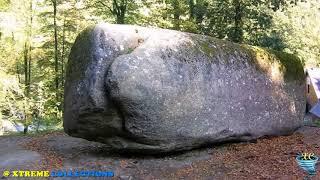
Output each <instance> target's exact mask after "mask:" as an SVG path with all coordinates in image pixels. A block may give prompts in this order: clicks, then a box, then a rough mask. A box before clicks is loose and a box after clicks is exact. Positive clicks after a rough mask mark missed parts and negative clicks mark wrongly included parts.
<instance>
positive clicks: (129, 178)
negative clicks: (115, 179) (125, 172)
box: [119, 176, 133, 180]
mask: <svg viewBox="0 0 320 180" xmlns="http://www.w3.org/2000/svg"><path fill="white" fill-rule="evenodd" d="M132 179H133V178H132V176H120V177H119V180H132Z"/></svg>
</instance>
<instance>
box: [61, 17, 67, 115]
mask: <svg viewBox="0 0 320 180" xmlns="http://www.w3.org/2000/svg"><path fill="white" fill-rule="evenodd" d="M65 40H66V17H64V19H63V31H62V54H61V78H60V81H61V87H64V58H65V51H66V50H65V43H66V42H65ZM60 98H61V99H63V94H62V93H61V97H60ZM61 109H62V108H61Z"/></svg>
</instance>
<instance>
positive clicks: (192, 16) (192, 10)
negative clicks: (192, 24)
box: [189, 0, 194, 19]
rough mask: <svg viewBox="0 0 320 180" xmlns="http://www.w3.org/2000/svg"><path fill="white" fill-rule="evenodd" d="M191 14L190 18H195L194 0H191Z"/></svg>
mask: <svg viewBox="0 0 320 180" xmlns="http://www.w3.org/2000/svg"><path fill="white" fill-rule="evenodd" d="M189 14H190V19H193V18H194V0H189Z"/></svg>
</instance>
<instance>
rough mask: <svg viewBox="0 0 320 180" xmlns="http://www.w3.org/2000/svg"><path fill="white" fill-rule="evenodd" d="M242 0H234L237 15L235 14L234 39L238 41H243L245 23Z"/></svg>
mask: <svg viewBox="0 0 320 180" xmlns="http://www.w3.org/2000/svg"><path fill="white" fill-rule="evenodd" d="M241 3H242V2H241V0H233V5H234V9H235V16H234V30H233V35H232V36H233V37H232V40H233V41H234V42H237V43H241V42H242V40H243V29H242V28H243V27H242V26H243V23H242V15H243V12H242V6H241Z"/></svg>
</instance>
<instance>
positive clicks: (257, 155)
mask: <svg viewBox="0 0 320 180" xmlns="http://www.w3.org/2000/svg"><path fill="white" fill-rule="evenodd" d="M319 135H320V128H316V127H303V128H301V129H300V130H298V131H297V132H296V133H295V134H293V135H291V136H282V137H273V138H264V139H259V140H258V141H257V142H255V143H234V144H224V145H220V146H216V147H208V148H203V149H199V150H193V151H189V152H185V153H179V154H174V155H167V156H163V157H160V156H159V157H153V156H140V157H139V156H131V157H130V156H125V155H119V154H116V153H112V152H110V150H109V148H108V147H107V146H105V145H103V144H100V143H95V142H89V141H86V140H83V139H78V138H72V137H69V136H67V135H65V134H64V133H51V134H46V135H41V136H35V137H23V136H10V137H0V146H1V150H0V171H1V172H0V173H1V174H2V172H3V171H4V170H8V169H9V170H13V169H19V170H21V169H28V170H31V169H32V170H57V169H63V170H68V169H77V170H103V171H113V172H114V174H115V177H113V179H123V180H125V179H128V180H129V179H132V180H133V179H144V180H145V179H146V180H148V179H208V180H209V179H210V180H211V179H237V180H239V179H303V177H304V176H306V173H305V172H303V171H302V170H300V168H299V167H298V166H297V164H296V162H295V156H296V155H297V154H298V153H300V152H306V151H307V152H313V153H315V154H316V155H320V138H319V137H320V136H319ZM317 172H318V176H315V177H313V178H312V179H320V168H318V171H317ZM2 178H3V179H5V178H4V177H2ZM56 179H58V178H56ZM63 179H66V178H63ZM70 179H71V178H70ZM72 179H74V178H72ZM101 179H103V178H101ZM105 179H106V178H105ZM109 179H110V178H109Z"/></svg>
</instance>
